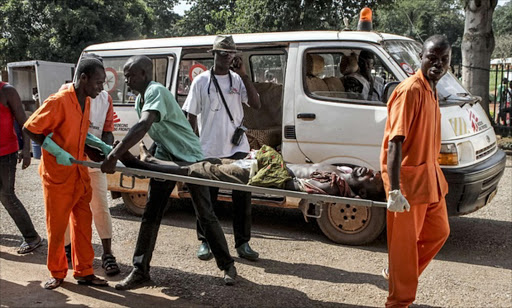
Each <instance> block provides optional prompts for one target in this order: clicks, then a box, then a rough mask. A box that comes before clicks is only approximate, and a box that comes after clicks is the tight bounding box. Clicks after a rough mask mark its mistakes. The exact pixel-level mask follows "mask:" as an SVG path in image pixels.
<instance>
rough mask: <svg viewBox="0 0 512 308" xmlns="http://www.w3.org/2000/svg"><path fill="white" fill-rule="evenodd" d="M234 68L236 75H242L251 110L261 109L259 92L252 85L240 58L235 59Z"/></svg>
mask: <svg viewBox="0 0 512 308" xmlns="http://www.w3.org/2000/svg"><path fill="white" fill-rule="evenodd" d="M233 68H234V71H235V73H237V74H238V75H240V77H241V78H242V81H243V82H244V86H245V89H246V90H247V99H248V101H247V103H248V104H249V106H250V107H251V108H254V109H260V108H261V102H260V96H259V95H258V91H256V88H255V87H254V85H253V84H252V81H251V78H250V77H249V75H247V72H246V70H245V66H244V63H243V61H242V59H241V58H240V57H238V58H235V59H234V60H233Z"/></svg>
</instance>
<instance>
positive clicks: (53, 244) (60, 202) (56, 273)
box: [43, 177, 94, 278]
mask: <svg viewBox="0 0 512 308" xmlns="http://www.w3.org/2000/svg"><path fill="white" fill-rule="evenodd" d="M66 182H67V183H66V185H55V184H51V183H48V182H46V181H45V180H44V179H43V193H44V199H45V200H44V201H45V209H46V230H47V232H48V259H47V266H48V269H49V270H50V272H51V275H52V277H55V278H65V277H66V275H67V272H68V261H67V259H66V253H65V251H64V234H65V232H66V228H67V226H68V222H69V224H70V226H71V243H72V245H71V247H72V249H71V256H72V260H71V262H72V264H73V270H74V273H73V275H74V276H75V277H83V276H87V275H91V274H93V273H94V270H93V267H92V262H93V259H94V250H93V248H92V243H91V238H92V226H91V224H92V213H91V208H90V207H89V203H90V201H91V195H92V190H91V187H90V185H89V183H88V182H84V181H82V179H80V177H77V178H76V180H75V181H66ZM70 183H71V184H73V185H71V184H70Z"/></svg>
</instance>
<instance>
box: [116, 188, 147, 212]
mask: <svg viewBox="0 0 512 308" xmlns="http://www.w3.org/2000/svg"><path fill="white" fill-rule="evenodd" d="M121 197H123V201H124V205H125V206H126V209H127V210H128V212H130V213H132V214H134V215H136V216H142V214H144V209H145V208H146V201H147V199H148V195H147V194H146V193H121Z"/></svg>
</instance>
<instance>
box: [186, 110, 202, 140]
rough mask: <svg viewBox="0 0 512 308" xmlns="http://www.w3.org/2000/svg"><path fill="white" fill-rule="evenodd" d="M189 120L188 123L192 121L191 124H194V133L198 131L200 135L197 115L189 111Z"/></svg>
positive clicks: (197, 133)
mask: <svg viewBox="0 0 512 308" xmlns="http://www.w3.org/2000/svg"><path fill="white" fill-rule="evenodd" d="M187 120H188V123H190V126H192V130H193V131H194V133H196V135H197V136H199V129H198V128H197V116H196V115H193V114H191V113H190V112H189V113H187Z"/></svg>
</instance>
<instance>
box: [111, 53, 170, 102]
mask: <svg viewBox="0 0 512 308" xmlns="http://www.w3.org/2000/svg"><path fill="white" fill-rule="evenodd" d="M128 58H129V57H109V58H103V65H104V67H105V73H106V78H105V84H104V85H103V88H104V89H105V90H106V91H107V92H108V93H109V94H110V96H112V101H113V103H114V104H115V105H126V104H134V103H135V98H136V97H137V94H138V93H136V92H135V91H130V89H128V87H127V86H126V83H125V82H124V72H123V67H124V64H125V63H126V61H127V60H128ZM152 60H153V80H155V81H157V82H159V83H161V84H163V85H165V84H166V77H167V68H168V66H169V64H170V66H172V63H174V58H173V57H171V56H169V57H159V58H153V59H152Z"/></svg>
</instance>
